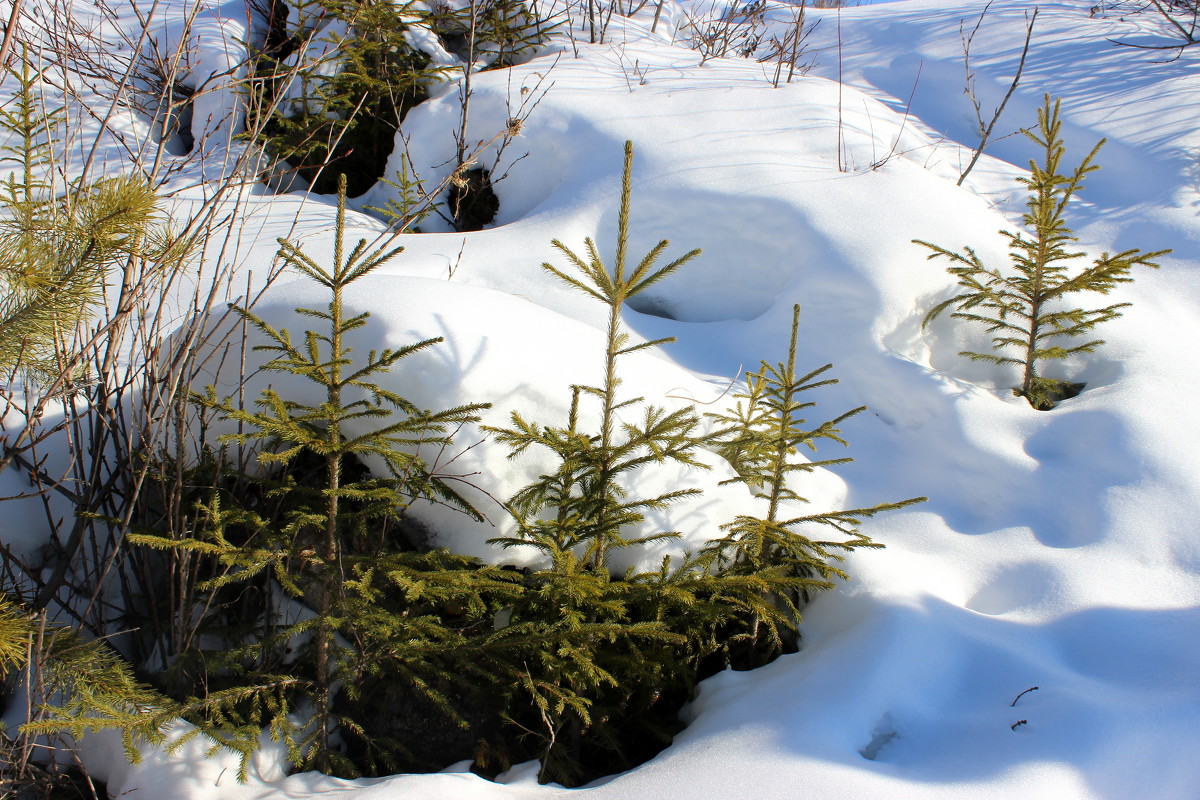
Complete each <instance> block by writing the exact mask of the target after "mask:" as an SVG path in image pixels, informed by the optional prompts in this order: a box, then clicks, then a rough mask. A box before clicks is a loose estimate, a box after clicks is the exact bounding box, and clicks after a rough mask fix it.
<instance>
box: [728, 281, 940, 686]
mask: <svg viewBox="0 0 1200 800" xmlns="http://www.w3.org/2000/svg"><path fill="white" fill-rule="evenodd" d="M799 328H800V306H798V305H797V306H793V308H792V333H791V340H790V342H789V345H788V356H787V361H786V362H782V361H781V362H778V363H776V364H773V365H772V364H768V363H767V362H765V361H764V362H762V366H761V368H760V369H759V371H758V372H748V373H746V383H747V391H746V392H745V393H742V394H737V395H735V398H736V399H738V400H739V402H738V403H737V404H736V406H735V407H734V410H733V412H732V413H731V414H728V415H715V414H714V415H710V416H712V417H713V418H714V419H716V420H717V421H718V422H721V423H725V424H726V425H727V426H728V427H727V428H725V430H724V431H723V432H722V433H721V434H720V435H721V437H722V441H721V444H720V448H719V452H720V453H721V454H722V455H723V456H724V457H725V458H726V460H728V461H729V463H730V465H731V466H733V468H734V470H735V471H736V472H737V476H736V477H734V478H731V479H729V480H728V481H725V483H741V484H743V485H745V486H746V487H747V488H748V489H749V490H750V491H751V492H752V493H753V494H754V496H755V497H756V498H758V499H760V500H762V501H763V502H764V503H765V504H766V508H765V513H764V514H763V516H750V515H745V516H739V517H738V518H737V519H735V520H734V521H733V522H730V523H728V524H726V525H723V526H722V530H724V531H725V535H724V536H723V537H721V538H719V539H716V540H714V541H713V542H712V543H711V544H709V545H708V547H707V548H706V550H705V552H706V553H708V554H710V555H712V556H713V557H714V558H715V560H716V564H717V566H718V568H719V570H720V571H721V574H722V575H723V576H726V577H732V576H745V577H747V578H753V579H755V580H757V581H758V582H759V583H760V584H761V586H762V587H763V591H764V593H765V594H766V595H767V597H768V599H769V602H767V603H764V604H759V605H758V606H757V607H755V608H753V609H749V611H750V613H749V615H748V619H747V624H746V627H745V630H744V631H742V632H741V633H737V634H734V635H732V636H731V641H730V642H729V646H730V647H731V648H732V649H733V650H735V651H736V652H738V653H740V658H741V660H742V661H743V662H744V663H749V664H750V665H756V662H761V661H764V660H765V661H769V660H771V659H772V658H774V657H775V656H776V655H778V654H779V653H780V652H782V651H783V650H784V649H785V648H786V647H788V646H790V645H791V644H792V641H793V635H794V633H795V632H796V629H797V625H798V624H799V622H800V605H801V603H802V602H804V601H806V600H807V599H808V597H809V595H810V594H812V593H814V592H818V591H824V590H826V589H832V588H833V586H834V582H833V579H834V578H840V579H842V580H846V579H847V578H848V576H847V575H846V573H845V572H844V571H843V570H842V569H841V568H839V567H838V566H837V565H836V562H838V561H841V560H842V556H841V555H840V554H841V553H843V552H848V551H851V550H854V549H857V548H860V547H882V545H880V544H878V543H877V542H873V541H871V540H870V539H869V538H867V537H866V536H864V535H863V534H862V533H861V532H860V531H859V526H860V525H861V524H862V521H863V520H864V519H868V518H870V517H873V516H875V515H876V514H879V513H881V512H883V511H893V510H896V509H899V508H904V507H905V506H909V505H912V504H914V503H921V502H924V501H925V500H926V498H924V497H914V498H911V499H909V500H903V501H901V502H898V503H880V504H878V505H875V506H870V507H867V508H852V509H846V510H842V511H827V512H822V513H817V514H805V515H801V516H788V514H787V508H788V505H790V504H795V503H807V502H808V501H807V500H806V499H805V498H803V497H801V496H800V495H799V494H798V493H797V492H796V491H795V490H794V489H793V488H792V486H791V479H792V478H793V477H794V476H796V475H797V474H806V473H810V472H812V471H813V470H815V469H817V468H818V467H828V466H834V465H836V464H844V463H846V462H848V461H850V460H851V459H849V458H835V459H825V460H822V461H809V460H807V459H803V458H798V455H799V453H800V451H801V449H802V448H803V449H807V450H809V451H810V452H814V453H815V452H816V450H817V444H818V443H819V442H820V441H821V440H826V441H832V442H836V443H838V444H841V445H845V444H846V442H845V440H844V439H842V437H841V431H840V430H839V429H838V427H837V426H838V425H840V424H841V423H842V422H844V421H845V420H847V419H849V418H851V417H853V416H855V415H856V414H859V413H861V412H863V411H865V410H866V406H860V407H859V408H855V409H852V410H850V411H847V412H846V413H844V414H842V415H840V416H838V417H836V418H834V419H832V420H829V421H827V422H823V423H821V424H820V425H818V426H816V427H815V428H808V427H806V426H805V424H806V422H807V420H805V419H804V418H803V417H802V416H801V414H802V413H803V412H805V411H806V410H807V409H810V408H812V407H814V406H815V405H816V403H814V402H806V401H805V400H804V399H803V398H804V397H807V395H805V394H804V393H805V392H808V391H811V390H813V389H818V388H820V387H822V386H829V385H831V384H834V383H837V379H835V378H822V377H821V376H822V375H824V374H825V373H827V372H828V371H829V370H830V369H832V368H833V365H832V364H826V365H825V366H823V367H819V368H817V369H815V370H813V371H811V372H809V373H807V374H804V375H799V374H797V372H796V343H797V336H798V334H799ZM741 401H744V404H743V402H741ZM821 526H824V527H825V528H832V529H834V530H835V531H837V533H838V534H840V535H841V536H842V537H843V538H841V539H836V540H817V539H812V538H810V537H809V536H808V535H806V532H807V533H811V532H814V531H817V530H821V529H822V528H821Z"/></svg>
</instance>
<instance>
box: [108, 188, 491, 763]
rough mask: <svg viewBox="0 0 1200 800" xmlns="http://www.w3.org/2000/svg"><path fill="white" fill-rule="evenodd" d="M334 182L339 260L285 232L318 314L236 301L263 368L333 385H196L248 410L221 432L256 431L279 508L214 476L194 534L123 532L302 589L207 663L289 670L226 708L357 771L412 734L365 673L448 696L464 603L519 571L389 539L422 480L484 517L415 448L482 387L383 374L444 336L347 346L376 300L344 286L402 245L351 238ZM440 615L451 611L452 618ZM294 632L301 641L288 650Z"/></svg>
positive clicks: (265, 491) (244, 435) (437, 495)
mask: <svg viewBox="0 0 1200 800" xmlns="http://www.w3.org/2000/svg"><path fill="white" fill-rule="evenodd" d="M338 198H339V200H338V212H337V227H336V232H335V239H334V259H333V265H332V267H331V268H326V267H323V266H321V265H320V264H318V263H316V262H315V261H314V260H313V259H312V258H310V257H309V256H308V255H306V254H305V253H304V252H303V250H302V249H301V248H300V247H299V246H298V245H297V244H295V243H294V242H290V241H287V240H281V241H280V245H281V254H282V256H283V258H284V259H285V261H286V262H287V263H288V264H289V265H290V266H292V267H294V268H295V269H298V270H299V271H300V272H302V273H303V274H304V275H306V276H308V277H309V278H311V279H313V280H315V281H317V282H318V283H320V284H321V285H323V286H325V287H326V288H328V289H329V291H330V296H331V299H330V302H329V305H328V307H327V308H325V309H309V308H302V309H298V311H299V313H301V314H303V315H304V316H306V317H308V318H310V319H313V320H316V321H318V322H319V323H322V324H323V325H324V326H325V329H324V330H323V331H321V332H317V331H313V330H309V331H308V332H306V334H305V336H304V340H303V341H302V342H296V341H294V340H293V338H292V336H291V334H290V333H289V332H288V331H287V330H281V329H276V328H274V327H272V326H271V325H270V324H269V323H267V322H266V321H265V320H263V319H261V318H260V317H258V316H257V315H255V314H253V313H252V312H250V311H248V310H245V309H240V308H235V311H237V313H238V314H240V315H241V316H242V317H243V318H244V319H246V320H247V322H248V323H249V324H250V325H252V326H253V327H254V328H256V329H257V330H258V331H260V332H261V333H262V334H263V335H265V337H266V338H267V343H266V344H263V345H260V346H258V348H257V349H259V350H262V351H265V352H267V353H270V354H271V355H272V358H271V359H270V360H269V361H268V362H267V363H266V364H265V365H264V367H263V369H264V370H266V371H267V372H278V373H283V374H288V375H295V376H299V377H302V378H304V379H306V380H308V381H310V382H311V383H313V384H316V385H318V386H320V387H321V388H322V390H323V392H324V397H323V398H322V399H321V401H320V402H317V403H302V402H299V401H296V400H292V399H289V398H285V397H283V396H281V395H280V394H279V393H278V392H277V391H275V390H274V389H266V390H264V391H263V393H262V395H261V396H260V398H259V399H258V401H257V403H256V406H257V407H256V408H254V409H246V408H242V407H240V406H239V405H238V404H237V403H236V402H235V401H234V400H233V399H232V398H225V399H222V398H219V397H218V396H217V395H216V394H215V390H213V389H212V388H211V387H210V389H209V390H208V393H207V394H206V395H204V396H203V397H200V398H199V401H200V403H201V404H202V405H203V406H204V407H206V408H209V409H213V410H216V411H217V412H219V413H220V414H221V415H223V416H224V417H225V418H226V419H229V420H232V421H235V422H237V423H239V427H240V428H241V431H242V432H241V433H238V434H234V435H231V436H229V437H227V441H229V442H232V443H236V444H239V445H248V444H252V443H258V444H259V445H260V446H261V449H260V450H259V456H258V458H259V461H260V463H261V465H262V467H263V468H264V470H265V471H266V474H265V475H263V476H259V477H255V478H252V479H250V482H251V483H252V484H253V485H255V486H257V487H258V494H259V495H260V496H262V497H264V498H266V499H268V500H269V499H272V498H274V499H275V500H277V501H278V504H277V505H276V506H275V509H276V510H275V512H274V517H273V518H268V517H266V516H264V515H263V514H262V513H260V512H259V511H258V510H255V509H248V508H245V507H244V506H242V505H239V503H238V498H234V497H230V496H229V494H228V492H225V491H222V490H221V488H220V487H219V486H218V487H216V488H214V489H213V490H212V492H211V494H210V496H209V498H208V500H207V501H206V502H205V503H203V504H201V505H199V506H198V507H197V509H196V512H197V520H198V527H199V529H200V535H198V536H197V537H195V538H192V539H187V540H178V539H169V538H165V537H158V536H154V535H148V534H142V535H135V536H131V537H130V538H131V539H132V540H134V541H135V542H138V543H141V544H145V545H150V546H153V547H158V548H163V549H180V548H182V549H184V550H190V551H193V552H196V553H200V554H204V555H206V556H209V557H212V558H215V559H216V560H217V561H218V562H219V564H220V566H221V568H220V569H219V570H217V571H216V572H215V576H214V577H213V578H212V579H211V580H209V581H208V582H207V583H206V584H204V585H203V586H202V588H203V589H207V590H208V591H210V592H219V591H220V590H222V589H224V588H226V587H230V586H233V585H237V584H244V583H246V582H248V581H253V580H259V579H260V576H268V577H269V578H270V579H272V583H271V584H270V585H268V586H267V587H266V589H265V591H266V592H267V593H270V592H273V591H276V588H274V587H277V590H278V591H281V592H282V593H283V595H284V596H285V597H286V598H289V600H290V602H291V603H292V604H293V605H295V604H302V605H303V606H305V607H307V609H308V610H309V611H310V612H311V614H309V613H305V614H302V615H301V618H300V619H298V620H297V619H295V618H294V615H293V616H292V618H287V617H286V616H283V615H281V614H268V615H267V616H265V617H263V618H261V619H259V620H258V624H259V626H260V627H259V630H258V631H255V632H248V633H247V636H248V641H246V642H245V643H242V644H234V645H232V646H229V647H226V648H222V650H221V651H219V652H215V653H209V654H208V656H209V659H210V661H211V668H210V669H209V673H210V674H219V673H221V672H229V671H233V672H235V673H238V672H241V673H248V674H249V675H250V677H251V679H252V680H251V685H259V686H262V687H264V688H266V689H269V690H270V691H275V690H276V689H277V687H278V686H279V685H280V682H281V676H286V678H287V685H288V687H289V688H288V695H289V697H290V698H291V699H290V700H289V701H288V702H278V701H277V702H275V704H274V705H273V706H272V707H271V709H270V711H271V713H270V714H267V713H264V712H263V711H261V710H259V708H258V706H257V705H252V710H253V713H251V714H246V713H241V715H240V716H238V715H237V714H236V713H235V711H228V710H226V711H225V712H224V713H226V715H227V717H228V718H229V719H230V720H232V721H234V722H235V723H236V724H246V723H247V722H250V721H258V722H261V723H262V724H267V723H269V724H270V725H271V727H272V730H273V732H274V733H275V734H276V735H277V736H279V737H281V738H282V739H283V740H284V741H285V742H286V743H287V744H288V746H289V750H290V753H291V757H292V760H293V762H294V763H295V764H296V766H297V767H299V768H315V769H319V770H322V771H325V772H335V773H338V774H341V775H348V776H352V775H357V774H360V773H362V772H368V773H379V772H382V771H386V770H388V769H390V768H394V767H395V766H396V761H395V757H396V755H397V754H398V753H400V752H401V751H402V746H401V744H400V743H398V742H392V741H386V740H384V739H383V738H382V737H379V736H377V735H376V734H375V733H374V732H373V731H371V730H370V729H369V727H367V726H364V725H363V723H362V721H361V720H362V717H363V716H365V715H367V714H368V713H369V709H368V708H367V707H366V706H364V705H363V704H364V703H369V702H370V701H369V700H367V698H366V695H365V694H364V691H366V689H367V687H372V686H378V685H379V683H380V681H384V682H386V681H394V682H398V683H403V684H406V685H409V686H411V687H413V689H414V690H415V691H417V692H419V693H422V694H423V695H424V696H425V697H427V698H428V699H430V700H431V701H432V702H433V703H434V705H435V706H436V707H440V708H442V709H443V710H445V711H447V712H451V709H450V706H449V704H448V703H447V702H446V700H445V698H444V696H443V695H442V694H441V693H440V691H439V690H438V688H437V685H438V683H439V682H441V683H446V682H453V680H455V679H456V677H457V676H459V675H462V674H464V673H465V674H471V668H470V665H465V664H464V663H463V662H462V657H461V656H460V654H459V651H460V650H464V651H465V648H464V647H463V645H464V642H465V640H464V635H465V631H466V630H467V629H468V628H469V627H470V626H469V625H466V624H462V620H463V619H472V618H479V617H481V616H485V617H486V612H487V610H488V602H489V601H488V600H486V599H485V598H484V594H485V592H486V593H489V594H490V595H492V596H495V597H498V598H501V599H504V598H505V591H506V588H505V587H506V586H509V585H511V582H510V581H507V580H505V578H506V576H504V575H501V574H499V571H497V570H489V569H485V568H481V567H479V566H478V565H476V564H474V563H473V562H472V561H471V560H470V559H467V558H463V557H458V556H454V555H452V554H450V553H448V552H446V551H444V550H434V551H431V552H427V553H418V552H413V551H412V550H411V548H408V547H406V546H404V543H403V542H402V541H400V540H398V539H397V534H396V532H395V526H396V522H397V520H398V517H399V515H400V513H401V512H402V511H403V509H405V508H406V507H407V506H408V504H409V503H410V502H412V500H413V499H415V498H418V497H420V498H427V499H430V500H434V501H436V502H441V503H446V504H449V505H451V506H453V507H456V508H458V509H460V510H461V511H463V512H464V513H466V514H468V515H469V516H472V517H475V518H480V514H479V512H478V511H477V510H476V509H475V508H473V507H472V506H471V505H470V504H469V503H468V502H467V501H466V500H465V499H463V498H462V496H461V495H459V494H458V492H457V491H456V490H455V489H454V487H453V485H452V481H451V479H450V478H449V477H448V476H442V475H438V474H436V473H434V472H433V471H431V469H430V468H429V466H428V465H427V464H426V463H425V461H424V460H423V459H422V458H421V457H420V455H419V454H418V452H417V448H418V447H419V446H422V445H423V446H429V447H435V448H436V447H440V446H449V445H450V444H451V436H452V431H453V430H454V429H456V428H457V427H458V426H460V425H462V424H463V423H466V422H469V421H473V420H475V419H476V415H477V413H478V411H479V410H481V409H482V408H485V407H486V405H484V404H470V405H464V406H459V407H456V408H451V409H447V410H444V411H428V410H422V409H419V408H417V407H416V406H414V405H413V404H412V403H410V402H409V401H407V400H406V399H404V398H403V397H401V396H400V395H398V394H396V393H395V392H392V391H390V390H388V389H385V388H384V387H382V386H380V385H379V384H378V383H377V382H376V380H377V379H378V376H379V375H381V374H383V373H385V372H387V371H388V370H389V369H390V368H391V367H392V366H394V365H395V364H396V363H397V362H398V361H400V359H402V358H405V357H407V356H409V355H411V354H413V353H416V352H419V351H421V350H424V349H425V348H428V347H432V346H434V345H435V344H437V343H438V342H440V341H441V340H440V339H427V340H425V341H421V342H418V343H416V344H413V345H409V346H406V347H402V348H399V349H397V350H390V349H389V350H383V351H380V352H375V351H372V352H370V353H369V354H367V355H366V358H365V359H362V360H360V361H355V359H353V358H352V348H351V346H350V344H349V341H348V338H347V337H348V334H350V333H351V332H353V331H354V330H356V329H358V328H361V327H363V326H364V325H366V324H367V321H368V317H369V315H368V314H367V313H361V314H357V315H350V314H348V313H347V311H346V308H345V301H344V294H345V290H346V288H347V287H348V286H350V285H351V284H352V283H354V282H355V281H357V280H359V279H361V278H363V277H364V276H366V275H368V274H369V273H370V272H371V271H373V270H374V269H376V268H377V267H378V266H379V265H380V264H382V263H384V262H385V261H386V260H387V259H389V258H391V257H392V256H394V255H395V254H396V253H397V252H398V248H397V249H395V250H383V249H379V250H375V251H368V250H367V245H366V242H365V240H360V241H359V242H358V244H357V245H355V246H354V247H353V248H351V249H350V250H349V252H347V251H346V247H345V245H344V229H345V211H346V208H345V200H346V191H345V182H344V181H343V182H342V184H341V186H340V190H339V195H338ZM364 458H371V459H374V460H375V462H376V463H378V464H382V465H383V467H384V469H385V470H386V474H385V475H384V476H383V477H374V476H372V475H370V474H369V473H367V472H366V471H365V470H364V469H362V468H361V467H360V466H359V465H360V464H361V463H362V459H364ZM245 477H246V476H243V478H245ZM267 507H269V504H268V505H264V506H263V508H267ZM389 530H390V531H391V532H390V533H389ZM214 605H219V603H218V604H214ZM448 616H452V617H455V618H456V621H457V622H458V623H459V624H451V623H450V622H448V620H447V617H448ZM297 642H299V643H301V644H300V645H299V651H298V654H297V653H292V654H290V655H289V650H292V649H294V648H295V647H296V646H297ZM289 662H291V663H289ZM242 680H243V684H239V686H242V685H244V678H243V679H242ZM297 698H299V699H303V700H304V701H305V702H306V703H307V705H308V706H309V711H310V712H311V715H312V719H311V721H310V722H309V723H308V724H307V725H305V726H303V727H296V726H295V725H293V724H292V723H290V722H289V721H288V720H287V719H286V715H287V714H288V713H289V711H290V710H291V709H292V708H295V707H296V700H297ZM257 702H258V701H255V703H257ZM339 742H340V743H341V744H339Z"/></svg>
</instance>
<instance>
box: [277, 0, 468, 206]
mask: <svg viewBox="0 0 1200 800" xmlns="http://www.w3.org/2000/svg"><path fill="white" fill-rule="evenodd" d="M299 13H300V17H301V21H302V23H305V22H307V23H308V24H311V23H312V20H314V19H315V20H325V19H336V20H340V21H342V22H344V23H346V25H347V26H349V30H350V32H349V34H348V35H347V36H345V37H337V38H333V37H330V38H327V39H326V40H325V41H326V42H327V43H328V44H329V45H330V46H331V47H332V48H334V49H335V50H336V52H337V54H338V59H339V60H338V64H337V66H338V68H337V71H336V72H335V73H334V74H333V75H326V74H323V70H324V69H327V67H328V65H327V64H302V65H301V66H300V68H299V74H298V75H294V70H293V68H292V67H290V66H289V65H287V64H286V63H284V62H276V61H274V60H273V59H271V58H270V57H269V56H263V57H262V59H261V61H260V63H259V65H258V72H259V81H260V85H261V86H262V87H263V91H264V92H266V93H267V94H270V93H271V92H273V91H276V90H278V89H279V88H282V85H283V84H284V83H285V82H290V81H291V80H292V79H293V78H296V79H298V80H300V82H301V84H302V85H303V87H304V97H303V99H302V101H301V102H299V103H296V104H284V105H282V106H281V107H279V108H278V110H276V111H274V112H273V113H272V114H271V117H270V121H269V124H268V125H267V126H266V130H265V134H264V139H265V141H266V145H267V147H268V149H269V151H270V152H271V153H272V154H273V155H275V156H276V157H278V158H280V159H283V160H285V161H287V162H288V163H289V164H290V165H291V166H292V167H293V168H294V169H296V170H297V172H298V173H299V174H300V176H301V177H302V178H304V180H306V181H308V182H309V184H310V185H311V186H312V188H313V190H314V191H317V192H321V193H327V194H331V193H333V192H335V191H336V190H337V185H338V180H339V178H338V175H339V174H344V175H346V176H347V192H348V193H349V195H350V196H351V197H357V196H358V195H360V194H362V193H363V192H365V191H366V190H367V189H369V188H370V187H371V186H372V185H374V183H375V182H376V181H377V180H379V179H380V178H382V177H383V176H384V169H385V166H386V164H387V160H388V156H389V155H390V154H391V152H392V149H393V146H394V144H395V139H396V132H397V131H398V130H399V129H400V123H401V122H402V121H403V119H404V117H405V115H406V114H407V113H408V111H409V109H411V108H413V107H414V106H416V105H417V104H419V103H420V102H421V101H423V100H425V99H426V98H427V97H428V96H429V91H428V86H429V85H431V84H434V83H438V82H440V81H442V80H445V74H446V71H447V68H446V67H442V66H438V65H435V64H433V63H432V61H431V60H430V58H429V56H427V55H426V54H425V53H422V52H421V51H420V50H417V49H416V48H414V47H413V46H412V44H411V43H410V41H409V40H408V38H407V37H408V33H409V29H410V27H411V23H412V21H413V20H414V19H418V18H420V17H421V16H422V13H421V12H420V11H419V10H418V9H417V4H415V3H401V4H396V3H391V2H387V1H386V0H313V1H312V2H307V3H303V4H302V5H301V7H300V9H299ZM259 105H260V106H261V107H263V108H271V107H272V103H270V102H269V101H268V102H261V103H260V104H259Z"/></svg>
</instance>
